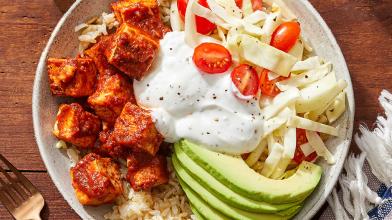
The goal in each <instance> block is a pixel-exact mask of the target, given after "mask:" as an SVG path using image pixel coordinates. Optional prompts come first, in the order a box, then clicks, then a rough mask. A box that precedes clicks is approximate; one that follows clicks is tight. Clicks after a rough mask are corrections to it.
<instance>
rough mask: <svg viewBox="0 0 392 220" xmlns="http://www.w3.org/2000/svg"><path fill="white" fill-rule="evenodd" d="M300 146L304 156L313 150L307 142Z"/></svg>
mask: <svg viewBox="0 0 392 220" xmlns="http://www.w3.org/2000/svg"><path fill="white" fill-rule="evenodd" d="M299 147H300V148H301V151H302V153H304V155H305V157H307V156H309V155H310V154H311V153H313V152H314V149H313V147H312V145H310V144H309V142H307V143H305V144H302V145H300V146H299Z"/></svg>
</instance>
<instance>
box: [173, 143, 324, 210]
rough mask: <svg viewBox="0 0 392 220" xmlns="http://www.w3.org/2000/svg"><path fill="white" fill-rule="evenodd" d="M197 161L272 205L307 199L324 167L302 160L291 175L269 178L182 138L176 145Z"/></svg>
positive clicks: (221, 179)
mask: <svg viewBox="0 0 392 220" xmlns="http://www.w3.org/2000/svg"><path fill="white" fill-rule="evenodd" d="M175 148H176V150H177V148H181V149H182V150H183V151H184V152H185V153H186V155H188V156H189V157H190V158H191V159H192V160H193V161H194V162H195V163H197V164H198V165H199V166H200V167H202V168H203V169H204V170H206V171H207V172H208V173H209V174H211V175H212V176H214V177H215V178H216V179H217V180H218V181H219V182H221V183H222V184H224V185H225V186H227V187H228V188H230V189H231V190H232V191H234V192H236V193H238V194H241V195H243V196H244V197H247V198H252V199H254V200H257V201H262V202H267V203H270V204H284V203H294V202H298V201H302V200H304V198H306V197H307V196H308V195H309V194H310V193H311V192H312V191H313V190H314V189H315V188H316V186H317V184H318V183H319V181H320V178H321V174H322V168H321V167H320V166H317V165H315V164H312V163H309V162H302V163H301V164H300V165H299V167H298V170H297V171H296V173H295V174H294V175H292V176H291V177H289V178H287V179H284V180H274V179H269V178H266V177H264V176H262V175H260V174H258V173H256V172H255V171H254V170H252V169H251V168H249V167H248V165H247V164H246V163H245V162H244V161H243V160H242V159H241V158H239V157H235V156H230V155H226V154H222V153H217V152H214V151H211V150H208V149H206V148H204V147H203V146H199V145H197V144H194V143H192V142H190V141H188V140H181V141H179V142H177V143H176V144H175Z"/></svg>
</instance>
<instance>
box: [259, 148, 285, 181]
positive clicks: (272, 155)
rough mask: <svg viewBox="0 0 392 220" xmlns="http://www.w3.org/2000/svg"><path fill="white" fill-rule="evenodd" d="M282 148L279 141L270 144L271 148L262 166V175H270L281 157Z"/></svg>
mask: <svg viewBox="0 0 392 220" xmlns="http://www.w3.org/2000/svg"><path fill="white" fill-rule="evenodd" d="M283 150H284V148H283V146H282V145H281V144H279V143H275V144H274V145H273V146H272V150H271V151H270V152H269V154H268V157H267V159H266V160H265V161H264V167H263V169H262V170H261V174H262V175H264V176H265V177H270V176H271V175H272V173H273V172H274V170H275V169H276V167H277V166H278V164H279V162H280V160H281V158H282V154H283Z"/></svg>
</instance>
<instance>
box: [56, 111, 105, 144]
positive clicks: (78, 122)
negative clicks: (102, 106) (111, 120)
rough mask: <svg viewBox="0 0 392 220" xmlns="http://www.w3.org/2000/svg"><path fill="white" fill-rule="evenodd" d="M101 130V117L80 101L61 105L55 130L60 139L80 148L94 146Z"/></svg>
mask: <svg viewBox="0 0 392 220" xmlns="http://www.w3.org/2000/svg"><path fill="white" fill-rule="evenodd" d="M100 130H101V121H100V120H99V118H98V117H97V116H95V115H93V114H92V113H90V112H87V111H85V110H83V107H82V106H81V105H79V104H78V103H72V104H62V105H60V108H59V111H58V113H57V118H56V122H55V125H54V130H53V134H54V135H55V136H56V137H57V138H58V139H60V140H63V141H65V142H69V143H71V144H73V145H75V146H77V147H78V148H92V147H94V144H95V141H96V139H97V137H98V134H99V131H100Z"/></svg>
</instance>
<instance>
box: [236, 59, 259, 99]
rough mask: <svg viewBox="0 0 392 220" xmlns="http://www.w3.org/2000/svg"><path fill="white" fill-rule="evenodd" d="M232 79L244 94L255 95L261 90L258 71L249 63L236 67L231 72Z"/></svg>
mask: <svg viewBox="0 0 392 220" xmlns="http://www.w3.org/2000/svg"><path fill="white" fill-rule="evenodd" d="M231 80H232V82H233V84H234V85H235V86H236V87H237V89H238V90H239V91H240V92H241V94H242V95H244V96H255V95H256V94H257V91H258V90H259V88H258V84H259V77H258V75H257V72H256V70H255V69H254V68H253V67H252V66H250V65H248V64H241V65H239V66H237V67H236V68H234V69H233V71H232V72H231ZM244 80H246V81H244Z"/></svg>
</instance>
